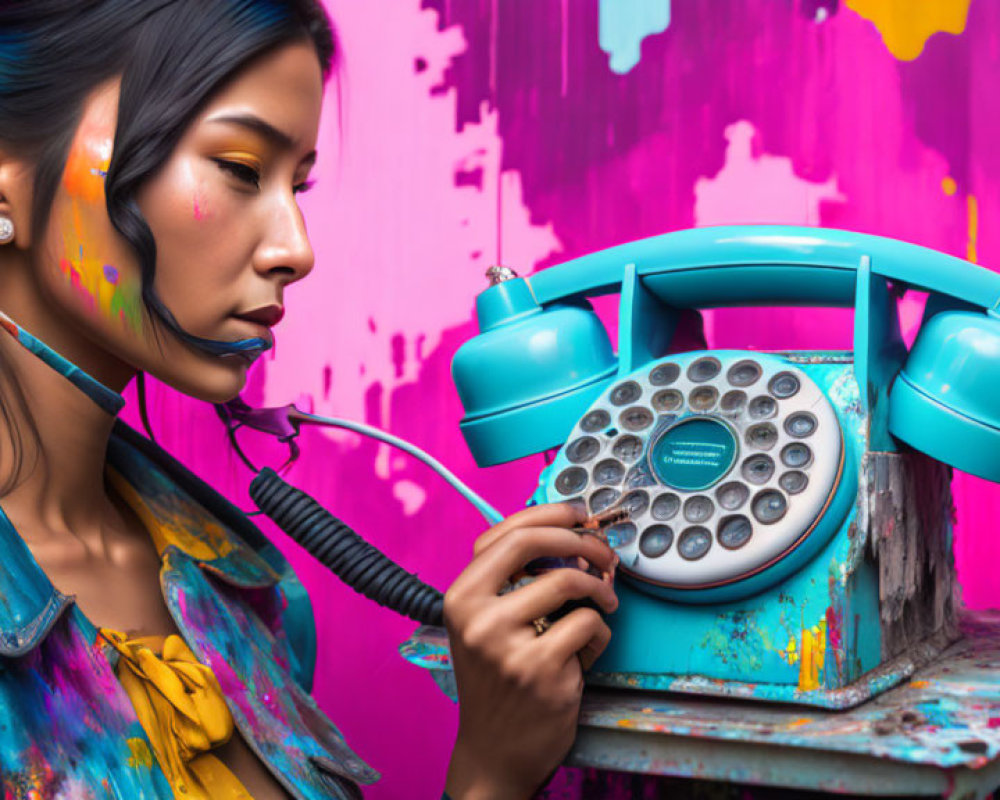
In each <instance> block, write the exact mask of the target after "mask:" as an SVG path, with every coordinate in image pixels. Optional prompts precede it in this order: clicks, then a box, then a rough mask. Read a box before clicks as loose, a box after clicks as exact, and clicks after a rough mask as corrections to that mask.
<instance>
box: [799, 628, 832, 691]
mask: <svg viewBox="0 0 1000 800" xmlns="http://www.w3.org/2000/svg"><path fill="white" fill-rule="evenodd" d="M825 660H826V620H825V619H823V620H820V623H819V625H813V626H812V627H811V628H803V629H802V651H801V656H800V658H799V691H802V692H811V691H812V690H813V689H818V688H819V678H820V673H821V672H822V671H823V662H824V661H825Z"/></svg>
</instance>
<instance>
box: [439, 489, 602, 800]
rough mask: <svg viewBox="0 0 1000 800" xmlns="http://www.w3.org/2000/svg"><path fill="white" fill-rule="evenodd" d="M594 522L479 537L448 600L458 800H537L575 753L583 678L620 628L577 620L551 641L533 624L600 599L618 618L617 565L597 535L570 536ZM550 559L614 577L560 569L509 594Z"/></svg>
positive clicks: (543, 513) (509, 525)
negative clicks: (513, 579)
mask: <svg viewBox="0 0 1000 800" xmlns="http://www.w3.org/2000/svg"><path fill="white" fill-rule="evenodd" d="M584 519H585V514H584V512H583V511H581V510H578V509H576V508H575V507H573V506H570V505H567V504H560V505H546V506H535V507H533V508H528V509H525V510H524V511H520V512H518V513H517V514H514V515H512V516H510V517H508V518H507V519H505V520H504V521H503V522H501V523H500V524H499V525H496V526H494V527H493V528H491V529H490V530H488V531H487V532H486V533H484V534H483V535H482V536H481V537H480V538H479V540H478V541H477V542H476V547H475V557H474V559H473V561H472V563H471V564H469V566H468V567H466V569H465V571H464V572H462V574H461V575H459V576H458V578H457V579H456V580H455V582H454V583H453V584H452V586H451V588H450V589H449V590H448V592H447V594H446V595H445V600H444V616H445V624H446V626H447V627H448V636H449V640H450V642H451V655H452V664H453V666H454V670H455V678H456V681H457V684H458V700H459V725H458V737H457V739H456V742H455V749H454V751H453V752H452V758H451V765H450V767H449V770H448V783H447V792H448V794H449V795H450V796H451V797H452V798H453V800H474V799H475V800H478V799H479V798H489V800H506V798H527V797H530V796H531V795H532V794H533V793H534V792H535V790H536V789H537V788H538V787H539V786H540V785H541V783H542V782H543V781H544V780H545V779H546V778H547V777H548V776H549V775H550V774H551V773H552V771H553V770H554V769H555V768H556V767H557V766H558V765H559V764H560V763H561V762H562V760H563V758H565V756H566V754H567V753H568V752H569V749H570V747H571V746H572V744H573V739H574V738H575V736H576V724H577V716H578V714H579V710H580V698H581V696H582V693H583V670H584V669H586V668H588V667H589V666H590V665H591V664H593V662H594V661H595V660H596V659H597V657H598V656H599V655H600V654H601V652H602V651H603V650H604V648H605V647H606V646H607V644H608V641H609V640H610V638H611V630H610V629H609V628H608V626H607V625H605V624H604V620H603V619H602V618H601V615H600V614H599V613H598V612H597V611H595V610H594V609H592V608H577V609H575V610H573V611H571V612H570V613H569V614H566V615H565V616H564V617H562V618H560V619H559V620H558V621H556V622H554V623H552V625H551V627H549V628H548V629H547V630H546V629H544V627H543V628H542V629H543V630H544V633H541V634H540V633H539V632H538V630H536V626H535V625H534V624H533V620H537V619H539V618H541V617H544V616H545V615H547V614H550V613H552V612H554V611H556V610H557V609H559V608H560V607H561V606H563V605H564V604H565V603H566V602H568V601H570V600H582V599H585V598H590V599H591V600H592V601H593V602H594V603H595V604H596V605H597V607H599V608H601V609H602V610H603V611H604V612H605V613H610V612H612V611H614V610H615V609H616V608H617V606H618V598H617V597H616V596H615V593H614V589H613V588H612V577H613V571H614V566H615V564H616V563H617V558H616V556H615V554H614V553H613V552H612V550H611V549H610V548H609V547H608V546H607V545H606V544H605V543H604V542H602V541H600V540H599V539H598V538H597V537H595V536H588V535H580V534H579V533H575V532H574V531H572V530H570V528H572V527H573V526H576V525H579V524H581V523H582V522H583V521H584ZM543 556H549V557H564V558H567V557H568V558H572V557H574V556H575V557H577V558H581V559H585V560H586V561H587V562H589V563H590V564H591V565H593V566H594V567H596V568H597V570H599V571H600V572H601V573H604V577H603V578H602V577H597V576H595V575H591V574H588V573H587V572H586V571H584V570H582V569H572V568H563V569H553V570H551V571H549V572H546V573H545V574H543V575H542V576H540V577H539V578H537V579H536V580H535V581H533V582H532V583H530V584H528V585H527V586H521V587H520V588H518V589H515V590H514V591H512V592H509V593H507V594H504V595H498V592H499V591H500V590H501V588H503V586H504V584H505V583H506V582H507V580H508V578H509V577H510V576H512V575H514V574H515V573H517V572H519V571H521V570H522V569H523V568H524V566H525V565H526V564H528V563H529V562H530V561H532V560H533V559H536V558H540V557H543Z"/></svg>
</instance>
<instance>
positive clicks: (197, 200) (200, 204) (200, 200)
mask: <svg viewBox="0 0 1000 800" xmlns="http://www.w3.org/2000/svg"><path fill="white" fill-rule="evenodd" d="M191 207H192V209H193V211H194V218H195V220H196V221H198V222H201V221H202V220H205V219H208V218H209V217H210V216H212V212H211V211H210V210H209V208H208V204H207V202H206V199H205V191H204V189H203V188H202V187H201V186H199V187H198V188H197V189H195V192H194V196H193V197H192V198H191Z"/></svg>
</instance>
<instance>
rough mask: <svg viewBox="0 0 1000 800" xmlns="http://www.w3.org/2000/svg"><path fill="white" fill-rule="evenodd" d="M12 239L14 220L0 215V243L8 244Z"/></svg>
mask: <svg viewBox="0 0 1000 800" xmlns="http://www.w3.org/2000/svg"><path fill="white" fill-rule="evenodd" d="M12 241H14V220H12V219H11V218H10V217H7V216H3V215H0V244H10V243H11V242H12Z"/></svg>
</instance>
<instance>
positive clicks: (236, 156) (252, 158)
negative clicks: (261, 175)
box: [215, 150, 262, 170]
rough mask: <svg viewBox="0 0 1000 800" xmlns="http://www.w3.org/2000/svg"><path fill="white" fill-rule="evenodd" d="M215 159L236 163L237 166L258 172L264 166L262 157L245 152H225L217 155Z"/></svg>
mask: <svg viewBox="0 0 1000 800" xmlns="http://www.w3.org/2000/svg"><path fill="white" fill-rule="evenodd" d="M215 158H221V159H224V160H225V161H234V162H236V163H237V164H243V165H245V166H247V167H250V168H251V169H256V170H259V169H260V168H261V166H262V162H261V159H260V157H258V156H256V155H254V154H253V153H248V152H246V151H245V150H225V151H223V152H221V153H216V154H215Z"/></svg>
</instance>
